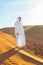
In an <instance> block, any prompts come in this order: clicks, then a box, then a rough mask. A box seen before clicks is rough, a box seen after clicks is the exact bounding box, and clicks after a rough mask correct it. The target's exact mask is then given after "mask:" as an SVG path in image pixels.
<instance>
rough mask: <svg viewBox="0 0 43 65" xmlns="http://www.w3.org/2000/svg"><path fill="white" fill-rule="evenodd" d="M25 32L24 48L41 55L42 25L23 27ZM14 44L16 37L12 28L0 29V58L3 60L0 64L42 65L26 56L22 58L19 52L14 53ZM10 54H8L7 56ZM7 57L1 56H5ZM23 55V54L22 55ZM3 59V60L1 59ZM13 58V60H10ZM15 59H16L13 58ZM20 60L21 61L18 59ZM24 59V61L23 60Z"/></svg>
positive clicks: (42, 50) (42, 51)
mask: <svg viewBox="0 0 43 65" xmlns="http://www.w3.org/2000/svg"><path fill="white" fill-rule="evenodd" d="M25 33H26V42H27V43H26V49H27V51H28V50H31V51H32V52H33V53H35V54H37V55H38V56H41V57H42V56H43V26H35V27H32V28H31V27H30V28H29V27H25ZM15 46H16V39H15V35H14V28H7V29H6V28H5V29H1V30H0V56H1V57H0V60H1V61H3V62H2V63H1V61H0V63H1V65H3V64H4V65H9V64H10V65H35V64H36V65H37V64H38V65H43V64H40V63H39V62H35V61H34V60H32V59H30V58H28V62H27V60H26V59H27V57H26V59H23V58H22V57H21V55H20V54H18V53H17V54H15V53H14V47H15ZM9 54H10V56H9ZM7 55H8V57H5V58H4V57H3V56H7ZM23 57H24V56H23ZM2 59H4V60H2ZM12 59H13V60H12ZM15 59H16V60H15ZM20 60H21V61H20ZM25 60H26V61H25Z"/></svg>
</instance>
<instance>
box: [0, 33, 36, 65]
mask: <svg viewBox="0 0 43 65" xmlns="http://www.w3.org/2000/svg"><path fill="white" fill-rule="evenodd" d="M15 43H16V39H15V38H14V37H13V36H11V35H8V34H5V33H2V32H0V56H1V57H0V65H35V64H34V63H32V62H31V61H29V62H26V61H25V60H23V59H22V58H21V57H20V56H19V54H18V53H17V54H14V47H15V46H16V45H15ZM9 50H10V51H9ZM6 56H7V57H8V58H7V57H6Z"/></svg>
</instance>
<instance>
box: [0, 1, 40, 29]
mask: <svg viewBox="0 0 43 65" xmlns="http://www.w3.org/2000/svg"><path fill="white" fill-rule="evenodd" d="M40 1H41V0H0V28H5V27H11V26H14V23H15V21H16V18H17V17H18V16H21V17H22V22H23V25H34V24H36V23H34V22H33V21H34V20H33V18H32V17H34V16H35V15H36V14H35V15H34V13H35V12H36V13H38V12H37V9H38V8H37V6H38V7H39V5H40V4H39V3H40ZM38 4H39V5H38ZM35 9H36V10H35ZM33 12H34V13H33ZM33 15H34V16H33ZM36 17H37V15H36V16H35V19H36ZM31 19H32V20H31Z"/></svg>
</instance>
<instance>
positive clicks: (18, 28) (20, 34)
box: [15, 21, 26, 46]
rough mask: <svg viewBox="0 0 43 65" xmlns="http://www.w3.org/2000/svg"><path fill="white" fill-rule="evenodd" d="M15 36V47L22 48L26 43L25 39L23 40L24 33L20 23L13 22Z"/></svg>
mask: <svg viewBox="0 0 43 65" xmlns="http://www.w3.org/2000/svg"><path fill="white" fill-rule="evenodd" d="M17 33H18V35H17ZM15 36H16V44H17V46H24V45H25V43H26V38H25V33H24V29H23V26H22V23H21V21H20V22H19V21H16V22H15Z"/></svg>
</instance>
